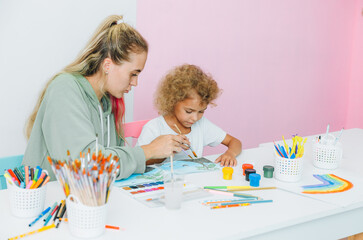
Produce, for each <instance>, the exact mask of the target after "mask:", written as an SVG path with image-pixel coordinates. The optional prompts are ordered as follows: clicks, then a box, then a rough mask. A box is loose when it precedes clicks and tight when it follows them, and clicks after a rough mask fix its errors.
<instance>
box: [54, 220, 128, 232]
mask: <svg viewBox="0 0 363 240" xmlns="http://www.w3.org/2000/svg"><path fill="white" fill-rule="evenodd" d="M60 220H63V221H65V222H68V218H60ZM105 228H109V229H115V230H120V227H118V226H112V225H105ZM122 230H124V229H122Z"/></svg>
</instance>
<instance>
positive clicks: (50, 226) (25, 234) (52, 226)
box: [8, 223, 55, 240]
mask: <svg viewBox="0 0 363 240" xmlns="http://www.w3.org/2000/svg"><path fill="white" fill-rule="evenodd" d="M54 227H55V225H54V223H53V224H51V225H49V226H45V227H42V228H39V229H37V230H35V231H31V232H28V233H24V234H21V235H19V236H16V237H12V238H9V239H8V240H15V239H18V238H22V237H25V236H29V235H32V234H35V233H40V232H44V231H46V230H49V229H52V228H54Z"/></svg>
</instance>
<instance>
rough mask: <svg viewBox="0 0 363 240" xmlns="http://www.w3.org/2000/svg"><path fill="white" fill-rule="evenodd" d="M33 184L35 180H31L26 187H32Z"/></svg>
mask: <svg viewBox="0 0 363 240" xmlns="http://www.w3.org/2000/svg"><path fill="white" fill-rule="evenodd" d="M32 185H33V180H30V181H29V182H28V184H27V185H26V187H25V188H26V189H30V187H31V186H32Z"/></svg>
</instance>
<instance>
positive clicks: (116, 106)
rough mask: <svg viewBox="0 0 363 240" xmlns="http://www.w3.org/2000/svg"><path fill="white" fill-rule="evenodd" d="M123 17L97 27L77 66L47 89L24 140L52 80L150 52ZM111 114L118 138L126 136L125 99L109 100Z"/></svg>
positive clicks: (88, 72) (92, 71) (67, 69)
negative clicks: (123, 129)
mask: <svg viewBox="0 0 363 240" xmlns="http://www.w3.org/2000/svg"><path fill="white" fill-rule="evenodd" d="M122 19H123V17H122V16H119V15H112V16H109V17H107V18H106V19H105V20H104V21H103V22H102V23H101V25H100V26H99V27H98V29H97V30H96V32H95V33H94V35H93V36H92V38H91V39H90V41H89V42H88V44H87V45H86V47H85V48H84V49H83V50H82V51H81V52H80V54H79V55H78V57H77V58H76V60H75V61H74V62H72V63H71V64H69V65H68V66H66V67H65V68H64V69H63V70H62V71H61V72H60V73H58V74H56V75H55V76H54V77H52V78H51V79H50V80H49V81H48V82H47V84H46V85H45V87H44V89H43V90H42V92H41V94H40V96H39V99H38V101H37V103H36V105H35V107H34V110H33V112H32V113H31V115H30V117H29V119H28V121H27V123H26V126H25V136H26V138H27V139H29V137H30V134H31V131H32V128H33V125H34V122H35V118H36V116H37V113H38V110H39V107H40V105H41V103H42V101H43V98H44V95H45V92H46V90H47V88H48V86H49V84H50V83H51V82H52V80H53V79H54V78H55V77H57V76H58V75H59V74H61V73H72V74H81V75H83V76H85V77H87V76H91V75H93V74H95V73H97V72H98V71H99V70H100V67H101V64H102V62H103V60H104V59H105V58H107V57H109V58H111V59H112V61H113V62H114V63H115V64H121V63H122V62H124V61H129V53H130V52H134V53H141V52H148V44H147V42H146V40H145V39H144V38H143V37H142V36H141V34H140V33H139V32H138V31H136V30H135V29H134V28H133V27H131V26H130V25H128V24H126V23H124V22H122ZM104 84H105V82H100V83H99V89H100V90H101V92H102V93H103V94H105V92H104V90H103V86H104ZM110 99H111V103H112V112H113V113H114V117H115V123H116V130H117V133H118V134H119V136H121V137H122V136H123V132H122V121H123V115H124V113H125V104H124V101H123V99H122V98H121V99H117V98H115V97H113V96H110Z"/></svg>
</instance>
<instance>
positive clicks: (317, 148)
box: [313, 135, 343, 169]
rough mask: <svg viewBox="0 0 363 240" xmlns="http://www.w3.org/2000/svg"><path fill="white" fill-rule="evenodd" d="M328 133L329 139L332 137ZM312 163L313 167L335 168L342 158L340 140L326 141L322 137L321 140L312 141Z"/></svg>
mask: <svg viewBox="0 0 363 240" xmlns="http://www.w3.org/2000/svg"><path fill="white" fill-rule="evenodd" d="M332 137H333V136H332V135H329V139H332ZM313 156H314V160H313V164H314V166H315V167H318V168H322V169H336V168H338V167H339V164H340V162H341V160H342V156H343V149H342V144H341V143H340V142H336V141H335V138H334V140H330V141H326V140H324V138H323V139H322V140H321V141H319V142H318V141H316V142H314V143H313Z"/></svg>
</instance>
